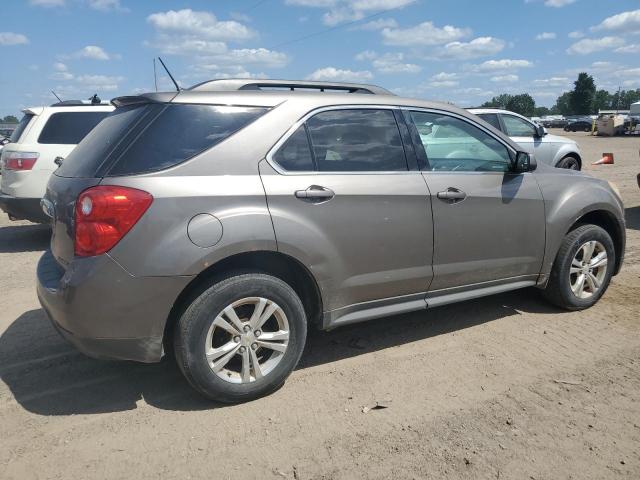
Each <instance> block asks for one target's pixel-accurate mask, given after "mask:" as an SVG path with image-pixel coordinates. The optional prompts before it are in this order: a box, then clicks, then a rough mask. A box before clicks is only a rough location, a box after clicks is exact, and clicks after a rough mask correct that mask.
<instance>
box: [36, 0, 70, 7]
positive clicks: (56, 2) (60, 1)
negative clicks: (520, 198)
mask: <svg viewBox="0 0 640 480" xmlns="http://www.w3.org/2000/svg"><path fill="white" fill-rule="evenodd" d="M29 4H30V5H34V6H36V7H46V8H49V7H64V5H65V0H29Z"/></svg>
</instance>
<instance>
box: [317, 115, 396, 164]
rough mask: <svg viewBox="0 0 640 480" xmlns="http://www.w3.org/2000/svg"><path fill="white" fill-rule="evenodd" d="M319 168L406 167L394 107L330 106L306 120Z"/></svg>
mask: <svg viewBox="0 0 640 480" xmlns="http://www.w3.org/2000/svg"><path fill="white" fill-rule="evenodd" d="M307 128H308V130H309V135H310V137H311V144H312V147H313V155H314V158H315V161H316V165H317V168H318V170H320V171H324V172H338V171H351V172H372V171H373V172H375V171H378V172H380V171H382V172H384V171H397V170H407V161H406V159H405V155H404V148H403V147H402V141H401V140H400V131H399V130H398V125H397V123H396V120H395V117H394V115H393V112H392V111H391V110H373V109H362V110H355V109H354V110H331V111H327V112H322V113H319V114H317V115H315V116H313V117H311V118H310V119H309V120H308V121H307Z"/></svg>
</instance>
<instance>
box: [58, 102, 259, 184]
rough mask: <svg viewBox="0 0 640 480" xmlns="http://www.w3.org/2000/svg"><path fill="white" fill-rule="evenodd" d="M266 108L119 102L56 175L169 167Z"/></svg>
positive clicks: (224, 135)
mask: <svg viewBox="0 0 640 480" xmlns="http://www.w3.org/2000/svg"><path fill="white" fill-rule="evenodd" d="M266 111H267V109H266V108H259V107H228V106H212V105H194V104H169V105H166V104H144V105H134V106H128V107H122V108H117V109H116V110H115V111H114V112H113V113H111V115H109V116H108V117H107V118H106V119H105V120H104V121H103V122H101V123H100V124H99V125H98V126H97V127H96V128H95V129H94V130H92V131H91V133H89V135H87V137H86V138H85V139H84V140H83V141H82V142H81V143H80V144H79V145H78V147H77V148H76V149H75V150H74V151H73V152H72V153H71V154H70V155H69V157H68V158H67V159H66V160H64V162H63V164H62V167H60V168H59V169H58V170H57V171H56V175H59V176H64V177H92V176H96V175H98V176H102V175H105V174H108V175H131V174H135V173H146V172H152V171H156V170H162V169H165V168H169V167H172V166H175V165H178V164H180V163H182V162H185V161H186V160H188V159H190V158H192V157H193V156H195V155H197V154H199V153H201V152H203V151H204V150H207V149H209V148H211V147H213V146H214V145H216V144H218V143H220V142H221V141H223V140H224V139H226V138H228V137H230V136H231V135H233V134H234V133H235V132H237V131H238V130H240V129H241V128H243V127H245V126H246V125H248V124H249V123H251V122H252V121H254V120H255V119H257V118H258V117H259V116H261V115H263V114H264V113H265V112H266Z"/></svg>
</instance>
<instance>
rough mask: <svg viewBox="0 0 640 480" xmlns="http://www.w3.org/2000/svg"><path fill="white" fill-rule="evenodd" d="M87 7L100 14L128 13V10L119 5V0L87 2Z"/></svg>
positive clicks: (91, 0) (89, 0)
mask: <svg viewBox="0 0 640 480" xmlns="http://www.w3.org/2000/svg"><path fill="white" fill-rule="evenodd" d="M88 2H89V7H91V8H93V9H94V10H99V11H101V12H112V11H116V12H128V11H129V9H128V8H124V7H123V6H122V5H120V0H88Z"/></svg>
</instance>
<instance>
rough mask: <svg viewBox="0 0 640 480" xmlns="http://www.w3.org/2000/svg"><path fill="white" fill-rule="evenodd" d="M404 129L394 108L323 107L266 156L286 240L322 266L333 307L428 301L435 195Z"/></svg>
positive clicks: (274, 210) (279, 230)
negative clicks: (410, 160) (408, 148)
mask: <svg viewBox="0 0 640 480" xmlns="http://www.w3.org/2000/svg"><path fill="white" fill-rule="evenodd" d="M402 126H403V127H404V129H405V130H406V126H405V125H404V124H402ZM400 132H401V130H400V127H399V125H398V124H397V121H396V116H395V114H394V111H393V110H392V109H384V108H366V107H357V108H356V107H350V108H336V107H333V108H330V109H323V110H322V111H317V112H315V113H313V114H310V115H309V116H308V117H307V118H306V119H305V120H303V121H302V122H299V123H298V124H297V125H295V126H294V127H293V128H292V130H291V131H290V132H289V133H288V134H286V135H285V136H284V137H283V139H281V140H280V142H278V144H277V145H276V146H275V147H274V149H273V150H272V151H271V152H270V153H269V155H268V156H267V162H268V163H266V162H262V163H261V164H260V174H261V176H262V180H263V184H264V187H265V191H266V194H267V201H268V205H269V210H270V213H271V216H272V219H273V226H274V229H275V234H276V240H277V242H278V249H279V251H281V252H283V253H285V254H288V255H291V256H292V257H294V258H296V259H298V260H300V261H301V262H302V263H304V264H305V266H306V267H307V268H308V269H309V270H310V271H311V272H312V273H313V275H314V277H315V278H316V281H317V282H318V285H319V287H320V290H321V293H322V297H323V302H324V305H323V307H324V311H325V312H331V311H337V310H339V309H343V308H344V307H347V306H349V305H354V304H359V306H358V307H357V308H367V307H366V304H367V302H372V301H376V300H381V299H391V301H392V302H404V301H407V302H410V301H414V302H420V301H421V302H422V303H423V304H424V300H423V298H424V293H425V292H426V291H427V289H428V286H429V283H430V281H431V278H432V275H433V271H432V267H431V259H432V254H433V247H432V242H433V225H432V214H431V205H430V201H431V200H430V196H429V194H428V189H427V186H426V183H425V181H424V179H423V178H422V175H421V173H420V171H419V170H418V169H417V165H416V166H412V169H409V166H408V164H407V158H406V155H405V150H404V147H403V141H402V139H401V134H400ZM406 133H407V135H408V130H406ZM414 162H415V157H414Z"/></svg>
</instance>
